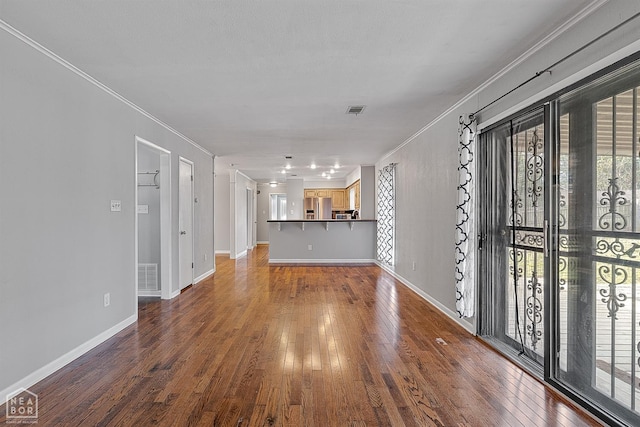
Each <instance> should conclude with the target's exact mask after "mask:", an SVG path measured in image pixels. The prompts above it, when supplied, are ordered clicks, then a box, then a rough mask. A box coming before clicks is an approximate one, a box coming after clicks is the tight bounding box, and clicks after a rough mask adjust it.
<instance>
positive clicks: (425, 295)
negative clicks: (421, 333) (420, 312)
mask: <svg viewBox="0 0 640 427" xmlns="http://www.w3.org/2000/svg"><path fill="white" fill-rule="evenodd" d="M376 264H377V265H379V266H380V268H382V269H383V270H384V271H386V272H387V273H389V274H390V275H392V276H393V277H395V278H396V279H398V280H399V281H400V282H401V283H402V284H403V285H405V286H406V287H407V288H409V289H411V290H412V291H413V292H415V293H416V294H417V295H418V296H420V297H421V298H422V299H424V300H425V301H427V302H428V303H430V304H431V305H433V306H434V307H436V308H437V309H438V310H440V311H441V312H442V313H443V314H445V315H446V316H447V317H449V318H451V320H453V321H454V322H456V323H457V324H458V325H460V326H462V327H463V328H464V329H466V330H467V331H468V332H469V333H470V334H471V335H476V331H475V330H474V328H475V326H474V325H472V324H470V323H468V322H465V321H463V320H461V319H460V318H459V317H458V315H457V314H456V313H454V312H453V311H451V310H450V309H449V308H448V307H445V306H444V305H442V303H441V302H440V301H438V300H437V299H435V298H433V297H432V296H431V295H429V294H428V293H426V292H425V291H423V290H422V289H420V288H419V287H417V286H416V285H414V284H413V283H411V282H410V281H408V280H407V279H405V278H404V277H402V276H401V275H399V274H398V273H396V272H395V271H393V270H391V269H390V268H389V267H388V266H387V265H385V264H382V263H381V262H380V261H378V260H376ZM451 292H453V289H452V290H451Z"/></svg>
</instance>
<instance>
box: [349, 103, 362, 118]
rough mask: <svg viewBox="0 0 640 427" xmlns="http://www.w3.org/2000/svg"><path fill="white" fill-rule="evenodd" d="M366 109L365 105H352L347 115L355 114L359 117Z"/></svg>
mask: <svg viewBox="0 0 640 427" xmlns="http://www.w3.org/2000/svg"><path fill="white" fill-rule="evenodd" d="M364 109H365V106H364V105H351V106H349V108H347V114H355V115H356V116H357V115H358V114H361V113H362V112H363V111H364Z"/></svg>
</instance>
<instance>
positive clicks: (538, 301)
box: [505, 112, 545, 360]
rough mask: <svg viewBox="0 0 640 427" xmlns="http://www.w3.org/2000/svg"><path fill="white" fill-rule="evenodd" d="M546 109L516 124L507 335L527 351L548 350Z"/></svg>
mask: <svg viewBox="0 0 640 427" xmlns="http://www.w3.org/2000/svg"><path fill="white" fill-rule="evenodd" d="M541 120H542V112H538V113H536V114H535V115H533V116H532V117H525V118H523V119H522V121H521V122H520V123H519V125H518V126H517V127H516V125H515V124H514V125H512V127H511V129H512V130H511V134H512V135H511V144H510V146H509V147H508V149H509V160H510V163H511V164H510V166H509V170H510V173H508V174H507V181H508V182H509V189H510V190H511V191H509V193H508V206H509V209H508V214H507V230H508V233H509V237H510V238H509V240H510V241H509V243H508V244H507V259H508V263H507V268H508V273H507V274H508V277H509V281H510V282H511V283H512V284H513V286H511V287H509V288H508V291H507V293H506V295H505V304H506V307H507V313H506V315H507V322H506V324H505V334H506V335H507V336H509V337H510V338H512V339H513V340H515V341H517V342H519V343H520V344H521V345H522V346H523V347H524V349H527V350H530V351H532V352H533V353H535V354H536V355H534V354H533V353H529V354H528V355H529V356H530V357H531V358H533V359H534V360H540V359H541V358H542V357H543V355H544V341H543V339H544V337H543V332H544V322H543V319H544V292H545V289H544V273H545V271H544V268H545V257H544V254H543V249H544V229H543V225H544V188H545V185H544V162H545V159H544V125H543V124H542V123H541Z"/></svg>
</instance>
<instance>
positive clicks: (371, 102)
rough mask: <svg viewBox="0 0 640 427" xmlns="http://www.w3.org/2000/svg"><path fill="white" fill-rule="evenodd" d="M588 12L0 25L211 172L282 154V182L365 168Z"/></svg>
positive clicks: (22, 9)
mask: <svg viewBox="0 0 640 427" xmlns="http://www.w3.org/2000/svg"><path fill="white" fill-rule="evenodd" d="M591 3H592V0H535V1H531V0H482V1H480V0H477V1H476V0H446V1H445V0H397V1H392V0H316V1H303V0H262V1H257V0H233V1H231V0H230V1H204V0H202V1H193V0H188V1H185V0H182V1H179V0H174V1H160V0H138V1H131V0H126V1H125V0H102V1H95V0H94V1H80V0H57V1H24V0H0V19H2V20H3V21H5V22H6V23H8V24H9V25H11V26H13V27H14V28H16V29H17V30H19V31H21V32H22V33H24V34H26V35H27V36H29V37H31V38H32V39H34V40H35V41H37V42H39V43H40V44H42V45H43V46H45V47H47V48H48V49H50V50H52V51H53V52H55V53H56V54H58V55H59V56H61V57H62V58H64V59H66V60H67V61H69V62H70V63H72V64H73V65H75V66H76V67H78V68H80V69H81V70H83V71H85V72H86V73H88V74H90V75H91V76H93V77H94V78H96V79H97V80H99V81H101V82H102V83H104V84H105V85H107V86H109V87H110V88H112V89H113V90H115V91H116V92H118V93H120V94H121V95H123V96H124V97H126V98H128V99H129V100H130V101H132V102H133V103H135V104H137V105H138V106H140V107H142V108H143V109H145V110H146V111H148V112H149V113H151V114H152V115H154V116H156V117H158V118H159V119H160V120H162V121H164V122H166V123H168V124H169V125H171V126H172V127H174V128H175V129H177V130H178V131H180V132H181V133H183V134H184V135H186V136H188V137H189V138H191V139H193V140H194V141H195V142H197V143H198V144H200V145H201V146H203V147H205V148H207V149H208V150H210V151H211V152H212V153H214V154H215V155H217V156H220V158H218V159H216V160H217V161H216V165H217V166H216V167H221V168H224V167H229V165H230V164H234V165H235V166H234V168H237V169H239V170H241V171H243V172H244V173H245V174H247V175H248V176H250V177H252V178H254V179H256V180H258V181H270V180H272V179H278V180H280V181H282V180H284V177H285V175H282V174H280V173H279V171H280V170H281V169H282V168H283V166H284V165H285V164H286V160H285V159H284V156H285V155H292V156H293V160H292V161H291V165H292V166H293V167H292V169H291V170H290V171H289V174H288V175H287V176H290V174H291V173H295V174H296V175H298V176H299V177H301V178H305V179H307V180H314V179H321V178H320V177H319V174H320V173H321V172H323V171H326V170H327V169H328V168H329V167H331V166H333V165H334V164H335V163H339V164H340V165H341V168H340V169H338V170H337V171H336V174H335V177H336V178H344V177H345V175H346V174H348V173H349V172H351V171H352V170H353V169H354V168H355V167H356V166H357V165H361V164H373V163H375V162H376V161H377V160H378V159H379V158H380V157H381V156H382V155H383V154H384V153H386V152H388V151H390V150H392V149H393V148H395V147H397V146H398V145H400V144H401V143H402V142H404V141H405V140H406V139H407V138H409V137H410V136H411V135H413V134H414V133H415V132H417V131H418V130H419V129H420V128H422V127H423V126H424V125H426V124H427V123H429V122H430V121H431V120H433V119H434V118H435V117H437V116H438V115H439V114H440V113H442V112H443V111H444V110H446V109H447V108H448V107H450V106H451V105H453V104H454V103H455V102H457V101H458V100H460V99H461V98H462V97H463V96H464V95H466V94H467V93H469V92H471V91H472V90H473V89H475V88H476V87H477V86H479V85H480V84H481V83H483V82H484V81H485V80H487V79H488V78H489V77H491V76H492V75H493V74H495V73H496V72H498V71H499V70H500V69H502V68H503V67H504V66H506V65H507V64H508V63H510V62H511V61H513V60H514V59H515V58H517V57H518V56H519V55H520V54H521V53H523V52H524V51H526V50H527V49H528V48H530V47H531V46H533V45H534V44H536V43H537V42H538V41H540V40H541V39H542V38H544V37H545V36H546V35H548V34H549V33H550V32H552V31H553V30H554V29H555V28H557V27H558V26H560V25H561V24H562V23H564V22H565V21H567V20H568V19H569V18H571V17H572V16H574V15H575V14H577V13H578V12H580V11H581V10H582V9H583V8H585V7H586V6H588V5H589V4H591ZM546 65H547V64H541V66H546ZM350 105H366V109H365V111H364V113H363V114H361V115H359V116H353V115H347V114H345V112H346V110H347V107H348V106H350ZM454 135H455V130H452V141H451V143H453V139H454V138H455V136H454ZM311 162H315V163H316V164H317V165H318V166H319V167H318V168H317V169H316V170H311V169H310V168H309V167H308V165H309V164H310V163H311Z"/></svg>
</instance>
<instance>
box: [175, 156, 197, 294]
mask: <svg viewBox="0 0 640 427" xmlns="http://www.w3.org/2000/svg"><path fill="white" fill-rule="evenodd" d="M180 163H186V164H188V165H190V166H191V190H190V192H191V197H190V199H189V203H190V204H191V218H190V220H191V265H192V267H191V284H192V285H194V284H195V283H194V278H195V258H194V254H195V238H194V232H193V231H194V228H195V203H194V197H195V189H194V185H193V184H194V178H193V177H194V175H195V172H196V169H195V164H194V163H193V162H192V161H191V160H189V159H187V158H186V157H182V156H178V233H179V232H180V230H179V228H180V212H181V205H180ZM181 260H182V254H181V253H180V235H179V234H178V291H177V294H179V293H180V291H181V290H182V289H183V288H182V283H181V280H182V261H181Z"/></svg>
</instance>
